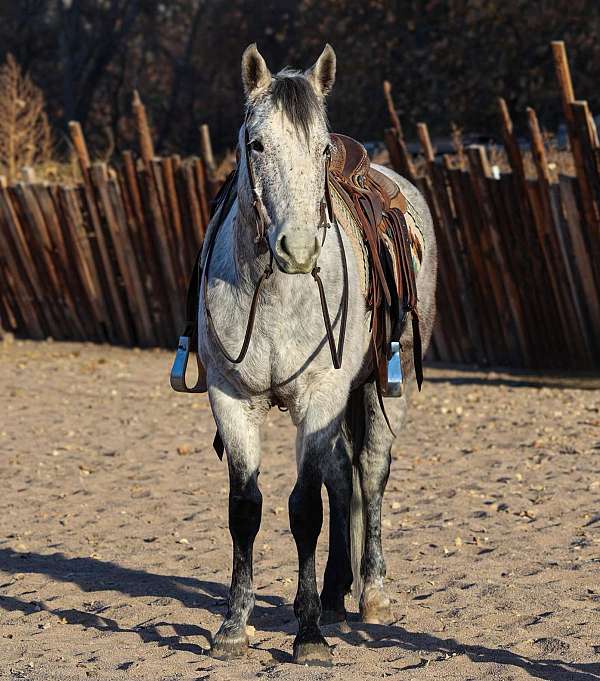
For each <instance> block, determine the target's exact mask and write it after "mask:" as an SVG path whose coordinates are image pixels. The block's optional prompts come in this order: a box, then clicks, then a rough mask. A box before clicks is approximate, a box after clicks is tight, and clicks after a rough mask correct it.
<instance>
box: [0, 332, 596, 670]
mask: <svg viewBox="0 0 600 681" xmlns="http://www.w3.org/2000/svg"><path fill="white" fill-rule="evenodd" d="M170 362H171V355H170V353H166V352H152V351H147V352H136V351H127V350H121V349H114V348H107V347H97V346H96V347H94V346H91V345H67V344H58V343H30V342H14V343H11V344H7V343H4V344H0V471H1V479H2V490H1V493H0V678H1V679H2V680H4V679H30V680H32V681H33V680H35V681H38V680H39V681H54V680H55V679H56V680H60V681H71V680H78V679H111V680H113V679H114V680H120V679H136V680H137V679H144V680H146V681H167V680H169V681H176V680H177V681H179V680H180V679H181V680H188V679H189V680H200V679H215V680H216V681H218V680H221V679H222V680H225V679H251V678H257V677H261V678H265V679H344V680H345V681H348V680H349V679H371V678H382V677H388V678H393V679H396V678H397V679H403V680H405V681H421V680H423V679H445V680H450V681H452V680H455V679H456V680H459V679H460V680H461V681H469V680H471V681H479V680H480V679H493V680H496V679H497V680H500V679H501V680H503V681H509V680H520V679H530V678H537V679H549V680H552V681H559V680H561V681H562V680H564V681H567V680H568V681H588V680H590V681H591V680H592V679H600V469H599V465H598V455H599V454H600V396H599V394H598V392H597V391H593V390H589V389H587V390H581V389H575V388H573V387H568V388H557V387H554V385H553V384H551V386H552V387H543V386H544V381H542V382H532V381H531V380H530V379H529V378H528V377H524V376H506V375H501V374H489V373H488V374H486V373H482V372H461V371H455V370H448V369H440V368H436V369H434V368H429V369H428V370H427V373H426V375H427V378H428V379H429V380H428V381H427V382H426V384H425V386H424V390H423V392H422V393H421V394H420V395H417V396H416V397H415V399H414V401H413V408H412V411H411V417H410V422H409V425H408V427H407V429H406V430H405V432H404V433H403V434H402V436H401V437H400V438H399V440H398V442H397V445H396V446H395V448H394V452H393V455H394V461H393V464H392V474H391V479H390V483H389V485H388V493H387V495H386V500H385V509H384V542H385V547H386V553H387V561H388V588H389V591H390V594H391V595H392V597H393V600H394V602H395V612H396V616H397V621H396V622H395V623H394V624H393V625H391V626H378V625H364V624H362V623H360V622H358V621H357V619H356V615H355V613H356V606H355V604H354V603H353V602H352V601H351V600H350V599H349V604H348V605H349V610H350V611H351V613H352V616H351V617H352V618H353V619H351V621H350V630H349V631H346V632H343V631H341V630H340V629H339V628H336V627H329V628H328V629H327V630H326V633H327V635H328V637H329V641H330V642H331V644H333V645H334V647H335V648H334V658H333V659H334V666H333V667H330V668H302V667H298V666H295V665H293V664H291V646H292V638H293V633H294V631H295V627H296V625H295V620H294V616H293V612H292V609H291V603H292V601H293V596H294V590H295V580H296V556H295V548H294V544H293V540H292V537H291V534H290V532H289V529H288V518H287V510H286V509H287V497H288V495H289V493H290V491H291V488H292V484H293V479H294V455H293V451H292V442H293V433H292V427H291V424H290V423H289V420H288V417H287V416H286V415H285V414H280V413H279V412H277V411H276V410H275V411H273V412H272V415H271V418H270V419H269V421H268V423H267V424H266V426H265V429H264V458H263V466H262V474H261V486H262V490H263V494H264V514H263V524H262V528H261V532H260V534H259V536H258V539H257V542H256V551H255V556H256V561H255V584H256V590H257V604H256V609H255V612H254V615H253V617H252V620H251V622H252V625H253V627H254V628H255V633H254V636H253V638H252V646H251V648H250V651H249V653H248V655H247V657H245V658H243V659H241V660H237V661H234V662H220V661H215V660H213V659H211V658H210V657H209V656H208V655H207V654H206V653H207V649H208V647H209V641H210V632H214V631H215V630H216V629H217V628H218V625H219V622H220V619H221V617H222V615H223V613H224V610H225V599H226V595H227V584H228V580H229V570H230V540H229V534H228V531H227V520H226V503H227V490H228V483H227V477H226V466H225V465H224V464H223V463H221V462H219V460H218V459H217V457H216V456H215V454H214V453H213V451H212V449H211V442H212V438H213V432H214V431H213V425H212V420H211V416H210V411H209V408H208V405H207V401H206V398H205V397H204V396H188V395H176V394H175V393H173V392H171V391H170V389H169V387H168V383H167V375H168V370H169V366H170ZM575 385H578V384H577V383H576V384H575ZM587 387H589V386H587ZM390 412H391V415H392V419H393V417H394V406H393V402H392V403H391V406H390ZM325 527H326V526H325ZM326 545H327V536H326V530H325V529H324V532H323V535H322V538H321V541H320V543H319V566H320V568H319V569H320V572H321V574H322V568H323V565H324V556H325V549H326Z"/></svg>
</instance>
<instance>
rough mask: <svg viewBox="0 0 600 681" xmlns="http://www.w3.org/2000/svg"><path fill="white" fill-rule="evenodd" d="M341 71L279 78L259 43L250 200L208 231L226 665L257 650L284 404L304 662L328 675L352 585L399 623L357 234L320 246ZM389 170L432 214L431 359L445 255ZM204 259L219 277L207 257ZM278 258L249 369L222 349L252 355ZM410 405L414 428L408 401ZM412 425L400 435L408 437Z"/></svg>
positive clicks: (331, 61)
mask: <svg viewBox="0 0 600 681" xmlns="http://www.w3.org/2000/svg"><path fill="white" fill-rule="evenodd" d="M335 71H336V59H335V53H334V51H333V49H332V48H331V47H330V46H329V45H327V46H326V47H325V49H324V50H323V52H322V54H321V56H320V57H319V59H318V60H317V62H316V63H315V64H314V66H313V67H312V68H310V69H309V70H307V71H305V72H300V71H292V70H290V69H284V70H283V71H281V72H280V73H278V74H276V75H274V76H273V75H271V73H270V71H269V69H268V68H267V65H266V63H265V61H264V59H263V57H262V56H261V55H260V53H259V52H258V50H257V48H256V46H255V45H251V46H250V47H248V48H247V49H246V51H245V52H244V55H243V58H242V81H243V85H244V91H245V96H246V107H247V116H246V120H245V123H244V125H243V126H242V128H241V130H240V136H239V145H240V149H241V150H243V153H241V154H240V160H239V169H238V182H237V198H236V200H235V202H234V203H233V205H232V207H231V209H230V210H229V213H228V215H226V216H224V215H219V214H218V213H217V216H216V218H215V219H213V222H212V223H211V225H210V226H209V229H208V234H210V233H211V230H214V229H215V224H214V223H215V222H216V221H217V219H218V221H219V223H220V226H219V232H218V235H217V238H216V239H215V242H214V249H213V253H212V256H211V260H210V263H209V265H210V267H209V271H208V272H207V274H206V279H205V280H203V281H206V288H207V290H206V291H204V290H201V291H200V301H201V302H200V308H199V327H198V346H199V354H200V357H201V360H202V363H203V365H204V366H205V368H206V372H207V383H208V393H209V399H210V404H211V408H212V412H213V415H214V419H215V422H216V425H217V428H218V432H219V434H220V437H221V439H222V442H223V444H224V447H225V450H226V453H227V461H228V466H229V479H230V493H229V529H230V533H231V537H232V540H233V574H232V578H231V589H230V594H229V606H228V611H227V615H226V617H225V620H224V622H223V624H222V626H221V627H220V629H219V631H218V632H217V633H216V635H215V636H214V640H213V646H212V654H213V655H214V656H217V657H223V658H229V657H234V656H237V655H239V654H241V653H242V652H243V651H244V650H245V649H246V647H247V645H248V638H247V634H246V624H247V621H248V617H249V615H250V613H251V611H252V608H253V605H254V594H253V587H252V550H253V543H254V539H255V537H256V534H257V532H258V529H259V526H260V521H261V510H262V495H261V492H260V490H259V486H258V476H259V469H260V434H259V430H260V426H261V423H262V422H263V421H264V419H265V416H266V414H267V412H268V411H269V409H271V407H273V406H274V405H278V406H280V407H282V408H287V409H288V410H289V413H290V416H291V419H292V421H293V423H294V425H295V426H296V428H297V437H296V464H297V481H296V484H295V485H294V488H293V490H292V492H291V496H290V498H289V517H290V526H291V531H292V534H293V536H294V540H295V543H296V548H297V551H298V564H299V574H298V589H297V594H296V598H295V600H294V612H295V614H296V617H297V619H298V623H299V627H298V633H297V635H296V638H295V640H294V660H295V661H297V662H300V663H317V664H318V663H327V661H328V659H329V657H330V655H331V653H330V648H329V646H328V644H327V642H326V640H325V638H324V637H323V635H322V633H321V630H320V628H319V627H320V623H323V622H333V621H341V620H344V619H345V617H346V610H345V605H344V598H345V596H346V594H347V593H349V592H350V589H351V587H352V583H353V580H354V584H355V593H356V592H357V591H358V598H359V604H360V613H361V616H362V618H363V619H364V620H365V621H370V622H385V621H386V620H389V618H390V616H391V610H390V600H389V598H388V596H387V595H386V593H385V591H384V576H385V563H384V558H383V552H382V546H381V505H382V498H383V493H384V490H385V486H386V482H387V479H388V475H389V470H390V449H391V445H392V442H393V439H394V435H393V434H392V432H390V429H389V428H388V425H387V424H386V421H385V419H384V414H383V413H382V410H381V408H380V405H379V401H378V397H377V390H376V384H375V381H374V370H373V366H372V353H371V348H370V341H371V335H370V331H369V319H370V315H369V312H368V310H367V309H366V304H365V298H364V295H363V293H362V291H361V285H360V281H359V272H358V269H357V262H356V256H355V253H354V250H353V248H352V246H351V244H350V242H349V240H348V237H347V236H346V235H345V234H344V232H343V230H338V234H337V236H336V235H335V233H333V232H334V230H329V231H330V232H332V233H330V234H329V236H328V238H326V239H324V240H323V234H322V233H321V231H322V230H325V229H326V227H325V225H324V223H323V219H322V201H323V196H324V183H325V172H326V164H325V157H326V155H327V153H328V149H329V143H330V140H329V133H328V124H327V117H326V112H325V97H326V96H327V94H328V93H329V92H330V90H331V88H332V86H333V83H334V80H335ZM246 147H247V154H246V153H244V152H245V150H246ZM248 162H249V163H250V165H251V169H249V168H248V167H247V164H248ZM378 169H379V170H380V171H381V172H383V173H385V174H387V175H388V176H389V177H390V178H392V179H393V180H394V181H395V182H397V183H398V185H399V186H400V188H401V191H402V192H403V194H404V195H405V196H406V197H407V198H408V199H409V201H410V202H411V203H412V205H413V206H414V207H415V208H416V210H417V211H418V213H419V215H420V222H421V224H422V231H423V237H424V244H425V248H424V255H423V261H422V266H421V269H420V271H419V274H418V277H417V291H418V299H419V313H420V320H421V335H422V338H423V348H424V349H425V348H426V347H427V344H428V342H429V339H430V336H431V329H432V325H433V319H434V307H435V303H434V298H435V280H436V245H435V237H434V231H433V226H432V221H431V216H430V213H429V210H428V208H427V205H426V203H425V201H424V199H423V197H422V195H421V194H420V193H419V192H418V190H417V189H416V188H415V187H414V186H413V185H412V184H410V183H409V182H408V181H407V180H405V179H403V178H402V177H400V176H399V175H397V174H396V173H394V172H392V171H391V170H389V169H387V168H384V167H379V166H378ZM249 172H251V173H252V175H249ZM251 178H252V181H251ZM252 183H254V189H255V191H256V193H255V194H254V195H253V193H252ZM256 197H259V198H260V201H261V205H262V208H263V212H264V214H265V221H266V224H265V235H266V238H267V240H268V248H266V247H265V244H264V243H263V244H261V243H257V241H256V229H255V219H254V212H253V201H254V199H255V198H256ZM340 239H342V240H343V245H344V249H343V250H344V251H345V254H346V255H345V257H346V259H347V272H348V308H347V328H346V334H345V348H346V349H345V354H344V357H343V363H342V366H341V368H339V369H335V368H334V367H333V366H332V357H331V355H330V352H329V348H328V342H327V341H328V339H327V337H326V333H325V327H324V323H323V317H322V311H321V307H320V304H319V293H318V289H317V286H316V285H315V282H314V280H313V278H312V277H311V275H310V273H311V271H312V270H313V268H314V266H315V264H316V263H318V266H319V268H320V276H321V278H322V282H323V286H324V290H325V293H326V297H327V301H328V306H329V310H330V314H331V316H332V318H333V329H334V332H338V333H339V325H340V317H341V312H340V308H341V302H342V294H343V276H342V272H343V267H342V257H343V251H342V249H341V248H340ZM207 241H208V238H207ZM204 250H205V251H206V246H205V249H204ZM271 254H272V255H271ZM202 257H203V261H202V263H203V265H204V266H206V253H205V252H204V253H203V256H202ZM270 257H272V258H273V269H274V271H273V274H272V275H271V276H269V277H268V279H267V280H266V281H265V282H264V284H263V286H262V288H261V290H260V293H259V296H258V302H257V306H256V317H255V323H254V331H253V333H252V336H251V338H250V343H249V346H248V351H247V354H246V356H245V358H244V360H243V362H241V363H239V364H234V363H232V362H231V361H229V360H228V359H226V358H225V356H224V354H223V353H222V352H221V351H220V348H219V347H218V345H217V343H216V339H215V335H216V334H218V336H219V337H220V340H221V342H222V344H223V346H224V347H225V348H226V350H227V352H228V353H230V355H234V356H235V355H236V354H237V353H238V352H239V349H240V346H241V345H242V343H243V340H244V335H245V330H246V325H247V320H248V316H249V313H250V308H251V301H252V298H253V295H254V291H255V287H256V284H257V281H258V280H259V278H260V277H261V275H262V274H263V272H264V271H265V268H266V267H267V265H268V263H269V258H270ZM203 287H204V284H202V285H201V288H202V289H203ZM205 294H206V297H204V296H205ZM205 304H206V306H208V307H209V308H210V312H211V316H212V327H211V326H210V325H209V324H208V321H207V313H206V306H205ZM402 349H403V353H402V362H403V369H404V374H405V376H410V374H411V372H412V371H413V367H412V331H411V328H410V325H406V330H405V331H404V333H403V336H402ZM399 400H400V412H401V413H402V415H404V413H405V411H406V396H404V397H401V398H399ZM394 413H395V415H396V413H397V411H396V410H395V412H394ZM400 425H401V424H399V423H395V429H398V428H399V427H400ZM323 484H324V485H325V487H326V489H327V493H328V498H329V506H330V542H329V556H328V561H327V566H326V569H325V575H324V583H323V590H322V592H321V595H320V596H319V594H318V591H317V581H316V575H315V549H316V545H317V540H318V537H319V534H320V532H321V525H322V520H323V508H322V502H321V487H322V485H323ZM351 554H352V555H351ZM353 572H354V574H353Z"/></svg>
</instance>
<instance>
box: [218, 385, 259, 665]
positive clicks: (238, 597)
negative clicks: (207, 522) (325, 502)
mask: <svg viewBox="0 0 600 681" xmlns="http://www.w3.org/2000/svg"><path fill="white" fill-rule="evenodd" d="M210 399H211V406H212V410H213V414H214V416H215V420H216V422H217V425H218V428H219V433H220V435H221V438H222V440H223V444H224V445H225V450H226V452H227V462H228V465H229V532H230V533H231V538H232V540H233V572H232V576H231V588H230V590H229V601H228V610H227V615H226V617H225V620H224V621H223V624H222V625H221V627H220V629H219V631H218V632H217V634H216V635H215V636H214V639H213V644H212V649H211V655H212V656H213V657H218V658H221V659H229V658H232V657H237V656H239V655H241V654H243V653H244V652H245V651H246V649H247V647H248V636H247V634H246V623H247V621H248V617H249V616H250V613H251V612H252V608H253V607H254V591H253V587H252V549H253V545H254V538H255V537H256V534H257V532H258V529H259V527H260V519H261V511H262V495H261V493H260V490H259V488H258V482H257V479H258V466H259V462H260V461H259V457H260V452H259V424H258V423H256V422H255V421H254V420H253V419H251V418H249V410H248V409H247V408H246V405H245V404H244V403H243V402H242V401H239V400H236V399H235V398H232V397H230V396H229V395H225V394H224V393H223V392H221V391H219V390H218V389H213V388H212V387H211V391H210Z"/></svg>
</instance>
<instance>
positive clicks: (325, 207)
mask: <svg viewBox="0 0 600 681" xmlns="http://www.w3.org/2000/svg"><path fill="white" fill-rule="evenodd" d="M251 113H252V111H251V110H248V112H247V114H246V118H245V120H244V150H243V153H244V160H245V163H246V168H247V173H248V182H249V184H250V191H251V194H252V212H253V215H254V221H255V227H256V237H255V239H254V241H255V243H256V244H257V245H260V244H262V243H265V244H266V246H267V248H268V250H269V263H268V264H267V265H266V267H265V269H264V271H263V273H262V274H261V276H260V278H259V280H258V281H257V283H256V286H255V289H254V294H253V296H252V302H251V304H250V313H249V315H248V322H247V324H246V332H245V334H244V340H243V342H242V347H241V349H240V352H239V354H238V355H237V356H236V357H234V356H233V355H231V354H230V353H229V352H228V350H227V349H226V348H225V346H224V345H223V342H222V341H221V339H220V337H219V334H218V333H217V330H216V328H215V325H214V321H213V318H212V315H211V313H210V308H209V306H208V274H209V269H210V263H211V260H212V254H213V248H214V245H215V241H216V236H217V234H218V231H219V228H220V227H221V225H222V224H223V222H224V218H225V217H226V216H224V215H221V212H222V211H223V208H224V207H225V206H227V205H230V198H231V192H232V191H233V187H234V186H237V183H238V181H239V166H238V168H236V170H235V172H234V174H233V176H232V177H231V178H230V179H229V181H228V183H227V187H226V189H225V191H224V193H223V195H222V197H219V201H218V207H217V210H216V211H215V216H214V218H215V219H218V222H217V225H216V226H215V229H214V230H213V231H212V232H211V234H210V237H209V242H208V245H207V251H206V261H205V264H204V273H203V275H204V276H203V278H204V281H203V284H204V309H205V311H206V321H207V326H208V329H209V331H210V333H211V334H212V336H213V338H214V340H215V342H216V344H217V347H218V348H219V350H220V352H221V353H222V354H223V356H224V357H225V358H226V359H227V360H228V361H229V362H231V363H232V364H240V363H241V362H242V361H243V360H244V357H245V356H246V353H247V352H248V347H249V346H250V340H251V338H252V330H253V328H254V320H255V318H256V309H257V306H258V299H259V294H260V291H261V289H262V287H263V284H264V283H265V281H267V279H269V277H271V276H272V275H273V272H274V270H273V261H274V260H275V262H276V263H277V259H276V258H274V256H273V251H272V249H271V245H270V243H269V239H268V236H267V231H268V229H267V224H268V215H267V211H266V208H265V205H264V203H263V200H262V196H261V193H260V192H259V191H258V189H257V187H256V181H255V176H254V169H253V167H252V159H251V156H250V150H251V142H250V136H249V132H248V123H249V119H250V116H251ZM330 160H331V154H330V149H329V148H328V149H327V150H326V153H325V186H324V190H323V198H322V200H321V209H320V213H321V219H320V223H319V228H320V229H323V240H322V243H324V242H325V236H326V234H327V231H328V229H329V228H330V227H331V225H333V226H334V227H335V230H336V234H337V238H338V243H339V247H340V255H341V258H342V272H343V291H342V300H341V306H342V310H341V318H340V333H339V337H338V341H337V344H336V341H335V338H334V334H333V327H332V323H331V319H330V316H329V309H328V306H327V298H326V295H325V289H324V287H323V282H322V280H321V277H320V276H319V272H320V271H321V268H320V267H318V266H317V265H315V267H314V268H313V270H312V272H311V275H312V277H313V279H314V280H315V282H316V284H317V287H318V289H319V299H320V302H321V312H322V314H323V322H324V324H325V332H326V335H327V341H328V343H329V350H330V352H331V360H332V362H333V366H334V368H335V369H340V368H341V366H342V358H343V354H344V339H345V336H346V323H347V319H348V263H347V260H346V251H345V248H344V242H343V239H342V234H341V230H340V226H339V224H338V222H337V220H336V218H335V215H334V213H333V205H332V202H331V193H330V188H329V165H330ZM217 212H218V213H219V215H218V218H217V215H216V213H217ZM279 269H281V268H279ZM282 271H283V270H282Z"/></svg>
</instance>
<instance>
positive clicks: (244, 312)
mask: <svg viewBox="0 0 600 681" xmlns="http://www.w3.org/2000/svg"><path fill="white" fill-rule="evenodd" d="M220 288H221V287H220V286H217V287H216V288H215V289H214V290H213V291H211V293H210V294H209V302H210V304H211V310H212V311H213V312H212V316H213V319H214V323H215V327H216V329H217V330H218V332H219V335H220V337H221V340H222V341H223V342H224V344H225V347H226V348H227V350H228V352H230V353H231V354H233V355H236V354H237V353H238V352H239V349H240V348H241V347H242V343H243V340H244V333H245V330H246V326H247V320H248V317H249V314H250V305H251V299H250V298H246V297H243V298H242V299H239V298H238V300H237V301H236V303H237V304H235V305H227V306H223V300H224V299H225V297H226V292H225V291H220V290H219V289H220ZM314 293H315V294H316V291H315V292H314ZM315 297H316V295H315ZM219 302H220V303H221V304H220V305H219ZM318 313H320V308H319V307H318V299H316V300H306V299H304V298H303V297H302V296H299V297H295V296H293V295H290V296H282V295H281V292H278V293H277V294H275V293H274V294H273V295H272V296H270V295H268V294H267V295H266V296H265V297H264V298H263V299H261V304H260V305H258V307H257V310H256V317H255V321H254V328H253V331H252V335H251V339H250V345H249V348H248V352H247V354H246V356H245V358H244V361H243V362H241V363H240V364H232V363H230V362H227V361H226V360H225V359H224V358H222V355H220V353H219V352H218V351H217V349H216V348H213V347H212V345H213V342H212V341H211V339H207V341H208V343H209V345H210V348H209V354H210V355H211V356H213V357H216V358H219V357H220V358H221V362H220V370H221V371H222V372H224V373H226V374H227V376H228V377H229V379H230V380H231V381H232V382H233V383H235V384H236V386H237V387H238V389H239V390H240V392H242V393H243V394H244V393H247V394H271V395H273V396H274V398H275V400H278V399H282V400H283V401H288V400H292V401H294V400H297V399H299V394H300V393H303V392H304V391H305V390H306V387H307V385H308V384H309V383H310V382H311V381H313V380H314V379H315V377H316V376H318V375H319V373H321V372H323V370H325V369H327V368H329V366H330V364H331V358H330V356H329V354H328V346H327V342H326V339H325V333H324V327H323V322H322V320H321V319H320V318H319V317H318Z"/></svg>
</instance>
